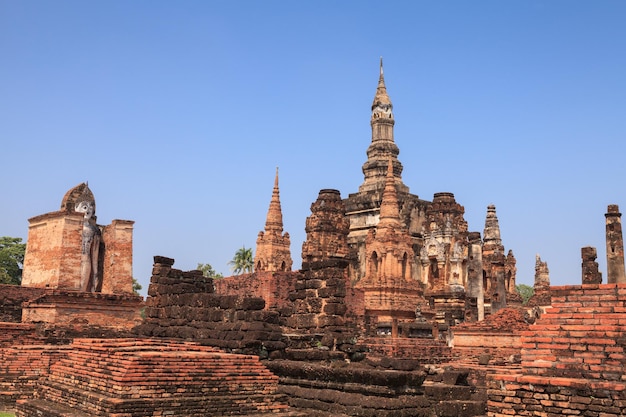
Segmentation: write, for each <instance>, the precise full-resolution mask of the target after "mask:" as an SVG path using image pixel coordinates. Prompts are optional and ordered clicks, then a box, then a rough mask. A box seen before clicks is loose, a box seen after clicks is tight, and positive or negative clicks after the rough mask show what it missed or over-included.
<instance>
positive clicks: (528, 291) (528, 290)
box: [515, 284, 535, 305]
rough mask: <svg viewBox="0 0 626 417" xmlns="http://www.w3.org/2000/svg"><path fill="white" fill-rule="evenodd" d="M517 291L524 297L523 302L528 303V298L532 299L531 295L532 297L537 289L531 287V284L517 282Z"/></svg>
mask: <svg viewBox="0 0 626 417" xmlns="http://www.w3.org/2000/svg"><path fill="white" fill-rule="evenodd" d="M515 291H517V293H518V294H519V295H520V297H522V302H523V304H524V305H525V304H526V303H528V300H530V297H532V296H533V295H534V294H535V289H534V288H533V287H531V286H530V285H526V284H517V285H516V286H515Z"/></svg>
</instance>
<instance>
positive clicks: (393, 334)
mask: <svg viewBox="0 0 626 417" xmlns="http://www.w3.org/2000/svg"><path fill="white" fill-rule="evenodd" d="M391 337H392V338H393V339H397V338H398V319H396V318H394V319H393V320H391Z"/></svg>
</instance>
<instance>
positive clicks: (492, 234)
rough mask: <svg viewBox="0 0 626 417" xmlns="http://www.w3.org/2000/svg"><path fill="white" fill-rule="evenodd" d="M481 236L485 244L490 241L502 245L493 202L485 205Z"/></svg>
mask: <svg viewBox="0 0 626 417" xmlns="http://www.w3.org/2000/svg"><path fill="white" fill-rule="evenodd" d="M483 236H484V238H483V241H484V242H485V244H487V243H490V244H493V245H496V246H501V245H502V239H501V238H500V224H499V223H498V216H496V206H494V205H493V204H490V205H489V206H487V218H486V219H485V230H484V232H483ZM503 249H504V248H503Z"/></svg>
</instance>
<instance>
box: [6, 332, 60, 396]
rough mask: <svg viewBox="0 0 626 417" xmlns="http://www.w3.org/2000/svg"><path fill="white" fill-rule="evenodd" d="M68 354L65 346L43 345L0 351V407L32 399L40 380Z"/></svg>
mask: <svg viewBox="0 0 626 417" xmlns="http://www.w3.org/2000/svg"><path fill="white" fill-rule="evenodd" d="M67 350H68V348H67V346H56V345H43V344H37V345H19V346H12V347H7V348H2V349H0V405H2V406H5V407H12V406H13V405H14V404H15V401H16V400H17V399H20V398H29V397H32V395H33V392H34V390H35V387H36V386H37V383H38V381H39V379H40V378H42V377H44V376H46V375H47V374H48V371H49V370H50V365H51V364H53V363H55V362H56V361H57V360H59V359H60V358H61V357H63V356H65V355H66V353H67Z"/></svg>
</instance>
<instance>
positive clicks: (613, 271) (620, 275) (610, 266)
mask: <svg viewBox="0 0 626 417" xmlns="http://www.w3.org/2000/svg"><path fill="white" fill-rule="evenodd" d="M604 216H605V217H606V269H607V282H608V283H609V284H615V283H626V273H625V272H624V239H623V236H622V220H621V217H622V213H620V212H619V207H618V206H617V204H611V205H609V207H608V208H607V213H606V214H605V215H604Z"/></svg>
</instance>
